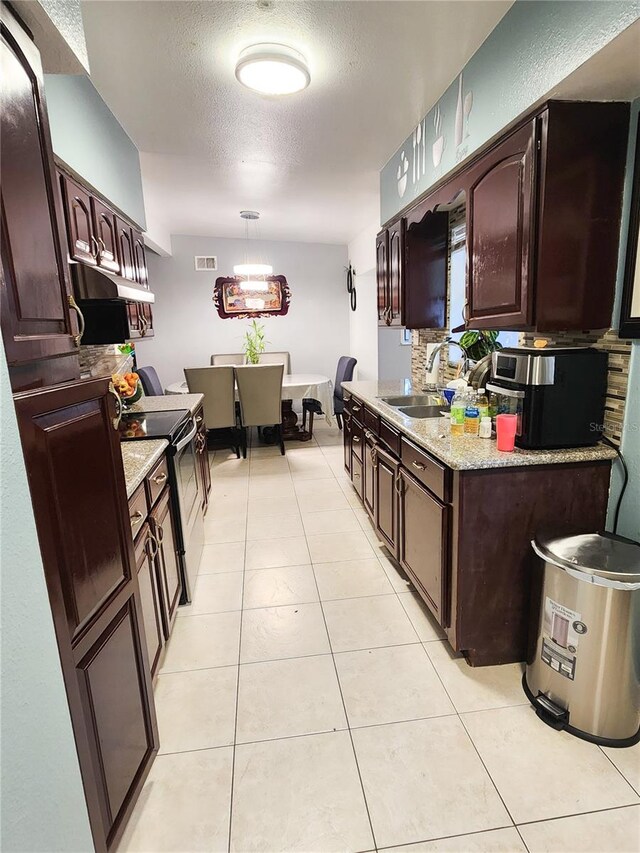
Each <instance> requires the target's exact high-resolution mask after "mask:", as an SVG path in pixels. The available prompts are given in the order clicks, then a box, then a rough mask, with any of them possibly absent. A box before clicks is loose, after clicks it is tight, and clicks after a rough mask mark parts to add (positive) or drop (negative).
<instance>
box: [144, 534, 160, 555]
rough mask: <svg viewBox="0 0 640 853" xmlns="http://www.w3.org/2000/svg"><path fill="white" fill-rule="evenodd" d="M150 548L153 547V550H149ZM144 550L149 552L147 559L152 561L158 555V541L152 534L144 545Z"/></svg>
mask: <svg viewBox="0 0 640 853" xmlns="http://www.w3.org/2000/svg"><path fill="white" fill-rule="evenodd" d="M149 546H152V547H151V549H149ZM144 550H145V551H146V552H147V557H150V558H151V559H152V560H154V559H155V558H156V557H157V555H158V551H159V548H158V540H157V539H156V538H155V537H154V536H152V535H151V534H149V536H148V537H147V541H146V542H145V543H144Z"/></svg>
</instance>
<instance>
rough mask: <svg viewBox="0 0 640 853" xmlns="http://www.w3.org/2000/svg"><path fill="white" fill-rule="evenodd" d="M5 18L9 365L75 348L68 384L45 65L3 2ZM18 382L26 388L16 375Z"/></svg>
mask: <svg viewBox="0 0 640 853" xmlns="http://www.w3.org/2000/svg"><path fill="white" fill-rule="evenodd" d="M0 22H1V23H0V30H1V41H0V162H1V163H2V181H1V182H0V196H1V200H2V204H1V205H0V207H1V211H2V213H1V219H2V221H1V228H0V231H1V235H2V277H1V279H0V304H1V310H0V316H1V318H2V333H3V337H4V346H5V350H6V353H7V361H8V363H9V366H10V368H13V367H14V366H16V367H18V366H21V365H23V364H25V363H29V362H33V361H35V360H37V359H47V358H50V357H51V356H63V355H68V354H73V359H72V360H62V362H60V360H58V363H59V364H60V363H64V364H65V366H68V373H67V374H66V375H62V376H58V377H57V379H56V381H58V382H63V381H66V380H71V379H74V378H77V377H78V376H79V375H80V373H79V369H78V363H77V356H76V353H77V346H76V342H75V339H74V335H75V333H76V327H75V322H74V321H72V320H71V316H70V308H69V294H70V293H71V289H70V282H69V270H68V266H67V259H66V251H65V250H64V247H65V245H66V243H65V235H64V216H63V212H62V203H61V200H60V190H59V187H58V184H57V180H56V177H55V170H54V166H53V155H52V151H51V137H50V134H49V121H48V118H47V110H46V103H45V99H44V89H43V85H42V66H41V64H40V55H39V53H38V51H37V50H36V48H35V45H34V44H33V42H32V41H31V39H30V38H29V37H28V36H27V34H26V33H25V32H24V30H23V29H22V27H21V26H20V25H19V24H18V22H17V21H16V20H15V19H14V18H13V16H12V15H11V13H10V11H9V10H8V8H7V7H6V6H5V5H4V4H2V5H1V6H0ZM71 361H73V363H71ZM38 380H39V377H38V376H36V377H34V378H33V381H31V383H30V384H31V387H35V386H36V385H38V384H40V385H41V384H43V382H42V380H41V378H40V381H38ZM12 385H13V387H14V389H17V388H19V387H21V386H20V383H18V382H14V381H13V375H12ZM23 387H25V386H23Z"/></svg>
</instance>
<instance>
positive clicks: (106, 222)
mask: <svg viewBox="0 0 640 853" xmlns="http://www.w3.org/2000/svg"><path fill="white" fill-rule="evenodd" d="M91 210H92V212H93V229H94V234H95V239H96V243H97V244H98V245H97V255H96V261H97V263H98V266H99V267H102V268H103V269H105V270H108V271H109V272H118V270H119V269H120V263H119V261H118V235H117V231H116V217H115V214H114V212H113V211H112V210H110V209H109V208H108V207H107V206H106V204H103V203H102V202H101V201H100V200H99V199H97V198H95V196H94V197H92V199H91Z"/></svg>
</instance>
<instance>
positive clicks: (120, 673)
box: [15, 379, 158, 850]
mask: <svg viewBox="0 0 640 853" xmlns="http://www.w3.org/2000/svg"><path fill="white" fill-rule="evenodd" d="M15 403H16V410H17V415H18V422H19V426H20V435H21V439H22V444H23V450H24V457H25V464H26V468H27V475H28V478H29V485H30V489H31V498H32V503H33V508H34V514H35V520H36V527H37V532H38V538H39V541H40V550H41V553H42V559H43V564H44V571H45V578H46V583H47V588H48V592H49V599H50V602H51V609H52V614H53V621H54V626H55V631H56V637H57V641H58V648H59V652H60V658H61V662H62V670H63V676H64V680H65V686H66V690H67V695H68V699H69V708H70V711H71V719H72V723H73V729H74V734H75V738H76V744H77V748H78V756H79V760H80V767H81V772H82V778H83V783H84V788H85V793H86V797H87V805H88V809H89V817H90V821H91V827H92V831H93V835H94V841H95V845H96V849H98V850H105V849H106V848H108V847H110V846H112V845H113V844H114V843H115V841H116V839H117V837H118V835H119V833H120V830H121V829H122V827H123V824H124V821H125V820H126V818H127V817H128V815H129V813H130V811H131V808H132V807H133V803H134V802H135V799H136V797H137V795H138V792H139V790H140V788H141V786H142V783H143V781H144V779H145V776H146V774H147V772H148V770H149V767H150V765H151V762H152V760H153V757H154V755H155V753H156V751H157V748H158V733H157V725H156V718H155V711H154V705H153V695H152V691H151V678H150V672H149V659H148V653H147V644H146V641H145V635H146V631H145V626H144V618H143V607H142V599H141V594H140V587H139V581H138V577H139V574H138V571H137V566H136V561H135V557H134V550H133V542H132V535H131V519H130V518H129V512H128V504H127V497H126V491H125V483H124V472H123V468H122V459H121V454H120V444H119V439H118V435H117V432H116V430H115V429H114V414H115V408H116V403H115V399H114V395H113V394H112V393H111V392H110V391H109V383H108V381H107V380H103V379H100V380H92V381H88V382H76V383H73V384H71V383H69V384H66V385H61V386H58V387H56V388H49V389H45V390H42V391H38V392H30V393H24V394H18V395H16V397H15Z"/></svg>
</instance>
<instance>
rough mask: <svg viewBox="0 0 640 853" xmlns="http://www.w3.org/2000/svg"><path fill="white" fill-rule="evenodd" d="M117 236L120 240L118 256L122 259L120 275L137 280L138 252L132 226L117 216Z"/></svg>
mask: <svg viewBox="0 0 640 853" xmlns="http://www.w3.org/2000/svg"><path fill="white" fill-rule="evenodd" d="M116 237H117V241H118V258H119V259H120V275H121V276H122V277H123V278H129V279H131V281H135V280H136V252H135V247H134V242H133V231H132V228H131V226H130V225H129V224H128V223H127V222H125V221H124V220H123V219H120V217H119V216H116Z"/></svg>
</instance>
